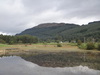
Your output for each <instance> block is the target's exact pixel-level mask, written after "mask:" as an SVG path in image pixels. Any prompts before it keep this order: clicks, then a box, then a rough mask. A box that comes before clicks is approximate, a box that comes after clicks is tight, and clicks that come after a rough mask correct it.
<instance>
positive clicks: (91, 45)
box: [87, 43, 95, 50]
mask: <svg viewBox="0 0 100 75" xmlns="http://www.w3.org/2000/svg"><path fill="white" fill-rule="evenodd" d="M93 49H95V46H94V43H87V50H93Z"/></svg>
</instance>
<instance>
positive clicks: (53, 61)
mask: <svg viewBox="0 0 100 75" xmlns="http://www.w3.org/2000/svg"><path fill="white" fill-rule="evenodd" d="M0 55H18V56H21V57H22V58H24V59H25V60H27V61H31V62H34V63H36V64H38V65H40V66H47V67H72V66H79V65H83V66H88V67H89V68H92V69H98V70H100V51H97V50H82V49H79V48H78V47H77V46H72V45H69V44H62V47H57V46H56V44H46V45H44V44H32V45H25V44H20V45H19V44H18V45H1V46H0Z"/></svg>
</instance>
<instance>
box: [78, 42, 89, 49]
mask: <svg viewBox="0 0 100 75" xmlns="http://www.w3.org/2000/svg"><path fill="white" fill-rule="evenodd" d="M78 47H79V48H80V49H86V48H87V44H86V43H82V44H81V45H78Z"/></svg>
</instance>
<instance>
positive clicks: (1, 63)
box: [0, 56, 100, 75]
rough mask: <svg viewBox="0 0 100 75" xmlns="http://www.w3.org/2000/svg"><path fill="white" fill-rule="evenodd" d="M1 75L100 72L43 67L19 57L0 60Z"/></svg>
mask: <svg viewBox="0 0 100 75" xmlns="http://www.w3.org/2000/svg"><path fill="white" fill-rule="evenodd" d="M0 75H100V71H99V70H93V69H89V68H88V67H86V66H84V67H83V66H77V67H65V68H60V67H57V68H52V67H41V66H38V65H36V64H34V63H31V62H28V61H25V60H24V59H22V58H21V57H18V56H10V57H1V58H0Z"/></svg>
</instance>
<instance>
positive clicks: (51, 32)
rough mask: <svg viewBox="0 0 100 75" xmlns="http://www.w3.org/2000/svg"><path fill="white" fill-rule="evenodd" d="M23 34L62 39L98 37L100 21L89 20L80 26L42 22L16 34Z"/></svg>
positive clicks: (99, 35) (99, 36) (99, 34)
mask: <svg viewBox="0 0 100 75" xmlns="http://www.w3.org/2000/svg"><path fill="white" fill-rule="evenodd" d="M25 34H28V35H34V36H37V37H39V38H40V39H55V38H57V37H61V38H62V39H63V40H72V39H78V38H79V39H81V38H83V37H94V38H100V21H95V22H90V23H89V24H87V25H82V26H79V25H76V24H66V23H44V24H40V25H38V26H36V27H33V28H30V29H27V30H25V31H23V32H21V33H20V34H17V35H25Z"/></svg>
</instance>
